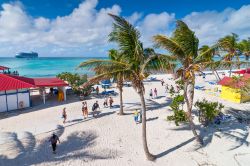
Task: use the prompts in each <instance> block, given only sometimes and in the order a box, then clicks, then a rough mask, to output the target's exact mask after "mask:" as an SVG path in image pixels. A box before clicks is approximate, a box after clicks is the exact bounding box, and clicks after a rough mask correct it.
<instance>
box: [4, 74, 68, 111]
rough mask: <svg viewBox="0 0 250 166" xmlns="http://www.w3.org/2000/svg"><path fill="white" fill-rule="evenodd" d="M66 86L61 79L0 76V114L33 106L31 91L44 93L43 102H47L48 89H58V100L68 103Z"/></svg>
mask: <svg viewBox="0 0 250 166" xmlns="http://www.w3.org/2000/svg"><path fill="white" fill-rule="evenodd" d="M66 86H68V84H67V83H65V82H64V81H63V80H61V79H59V78H27V77H20V76H17V75H10V74H0V112H5V111H10V110H16V109H23V108H27V107H30V106H32V103H31V93H30V92H31V90H34V89H38V90H39V91H41V92H42V97H41V100H42V101H43V103H44V104H45V102H46V95H47V94H46V88H50V87H57V88H58V91H59V93H58V98H59V97H60V101H62V100H64V101H66Z"/></svg>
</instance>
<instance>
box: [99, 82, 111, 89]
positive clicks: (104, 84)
mask: <svg viewBox="0 0 250 166" xmlns="http://www.w3.org/2000/svg"><path fill="white" fill-rule="evenodd" d="M101 86H102V88H104V89H106V88H110V87H111V81H110V80H103V81H101Z"/></svg>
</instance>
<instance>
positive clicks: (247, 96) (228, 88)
mask: <svg viewBox="0 0 250 166" xmlns="http://www.w3.org/2000/svg"><path fill="white" fill-rule="evenodd" d="M249 79H250V74H244V75H243V76H242V79H241V80H239V81H237V82H236V81H234V80H233V78H232V77H224V78H223V79H222V80H221V81H219V82H218V84H219V85H221V86H222V87H221V94H220V97H221V98H222V99H225V100H229V101H233V102H235V103H243V102H247V101H250V92H249V91H246V92H245V91H242V89H243V88H242V87H243V86H245V85H246V84H249V82H248V81H247V80H249Z"/></svg>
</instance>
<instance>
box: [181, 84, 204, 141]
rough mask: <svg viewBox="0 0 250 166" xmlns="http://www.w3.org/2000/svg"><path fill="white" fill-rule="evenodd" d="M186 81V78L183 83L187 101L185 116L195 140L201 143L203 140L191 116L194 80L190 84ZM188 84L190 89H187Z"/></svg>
mask: <svg viewBox="0 0 250 166" xmlns="http://www.w3.org/2000/svg"><path fill="white" fill-rule="evenodd" d="M188 81H189V80H186V81H185V84H184V98H185V100H186V103H187V117H188V121H189V126H190V129H191V130H192V132H193V134H194V137H195V139H196V141H197V142H198V143H199V144H201V145H202V144H203V140H202V139H201V137H200V136H199V135H198V134H197V132H196V130H195V125H194V122H193V118H192V106H193V98H194V82H193V83H191V84H190V83H189V82H188ZM189 85H190V86H191V88H190V90H189ZM188 93H190V98H189V97H188Z"/></svg>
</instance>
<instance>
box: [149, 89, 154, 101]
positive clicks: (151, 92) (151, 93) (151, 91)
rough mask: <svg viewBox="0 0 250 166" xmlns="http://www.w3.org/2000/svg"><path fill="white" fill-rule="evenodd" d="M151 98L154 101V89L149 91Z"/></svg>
mask: <svg viewBox="0 0 250 166" xmlns="http://www.w3.org/2000/svg"><path fill="white" fill-rule="evenodd" d="M149 97H150V99H153V90H152V89H150V91H149Z"/></svg>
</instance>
